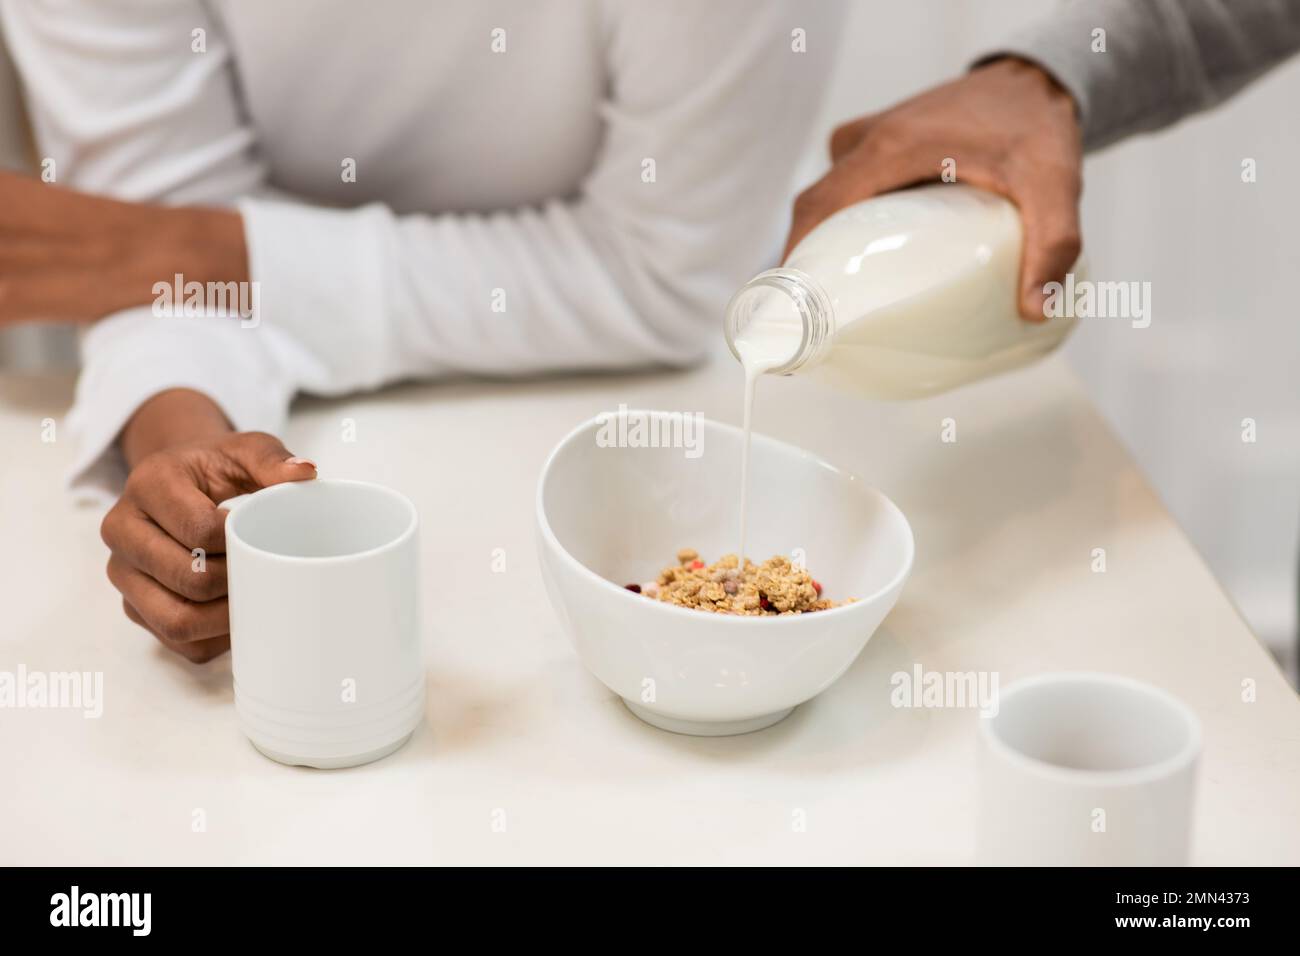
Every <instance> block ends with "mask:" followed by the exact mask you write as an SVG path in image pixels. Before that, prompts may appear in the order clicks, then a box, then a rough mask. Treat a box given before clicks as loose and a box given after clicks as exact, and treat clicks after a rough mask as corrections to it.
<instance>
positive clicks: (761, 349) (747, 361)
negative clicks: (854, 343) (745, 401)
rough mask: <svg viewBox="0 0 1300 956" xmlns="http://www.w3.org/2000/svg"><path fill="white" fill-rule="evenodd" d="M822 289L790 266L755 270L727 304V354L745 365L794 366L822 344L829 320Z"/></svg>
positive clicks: (778, 369) (780, 370)
mask: <svg viewBox="0 0 1300 956" xmlns="http://www.w3.org/2000/svg"><path fill="white" fill-rule="evenodd" d="M823 299H824V296H823V295H821V294H820V290H819V289H818V288H816V287H815V286H814V285H812V284H811V280H810V279H809V278H808V277H807V276H804V275H802V274H801V273H798V272H797V271H796V270H793V269H770V270H768V271H767V272H763V273H760V274H759V275H757V276H755V277H754V278H753V279H751V280H750V281H749V282H747V283H746V284H745V285H744V286H742V287H741V289H740V291H739V292H737V293H736V294H735V295H734V296H732V299H731V302H730V303H729V304H728V305H727V314H726V319H725V334H726V339H727V346H728V347H729V348H730V349H731V354H732V355H734V356H735V357H736V359H737V360H738V361H739V362H740V363H741V364H742V365H744V366H745V367H746V368H753V369H756V370H758V371H761V372H772V373H775V374H778V375H784V374H788V373H790V372H793V371H795V370H796V369H797V368H799V367H800V366H802V365H804V364H805V363H807V361H808V360H809V359H810V358H811V357H812V356H813V355H814V354H815V353H816V352H817V351H818V350H819V349H820V347H821V344H822V342H823V340H824V339H825V336H826V332H827V326H828V322H829V315H828V309H827V307H826V305H825V303H824V301H823Z"/></svg>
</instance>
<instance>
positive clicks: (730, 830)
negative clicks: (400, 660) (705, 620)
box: [0, 359, 1300, 865]
mask: <svg viewBox="0 0 1300 956" xmlns="http://www.w3.org/2000/svg"><path fill="white" fill-rule="evenodd" d="M70 394H71V381H70V380H69V379H68V378H65V377H58V378H22V377H18V376H9V377H6V378H4V379H3V380H0V449H2V451H0V455H2V456H3V459H4V460H3V464H0V541H3V549H2V550H0V607H2V608H3V615H4V624H3V626H2V627H0V670H8V671H15V670H16V669H17V668H18V666H19V665H20V664H22V665H25V666H26V667H27V668H28V669H29V670H45V671H68V670H80V671H102V672H103V674H104V715H103V717H102V718H100V719H98V720H93V719H85V718H83V716H82V715H81V713H80V712H78V711H66V710H29V709H17V710H10V709H4V710H0V794H3V798H2V800H3V807H4V812H3V813H2V814H0V864H16V863H24V864H36V863H39V864H146V863H151V864H168V863H182V864H183V863H204V864H213V863H252V864H258V863H313V864H315V863H338V864H344V863H508V864H513V863H520V864H523V863H686V864H690V863H782V862H784V863H967V862H970V861H971V859H972V854H973V845H974V835H973V832H972V827H973V822H974V759H975V740H976V736H975V734H976V724H977V722H978V720H979V719H980V718H979V717H978V715H977V713H976V712H975V711H973V710H947V711H944V710H898V709H894V708H892V707H891V706H890V705H889V694H888V690H889V679H890V675H892V674H893V673H894V672H896V671H900V670H905V671H910V670H911V669H912V667H913V665H914V664H916V663H920V664H921V665H922V666H923V667H924V668H925V669H926V670H940V671H967V670H994V671H997V672H998V673H999V675H1000V679H1001V682H1002V685H1003V686H1005V685H1006V684H1007V683H1009V682H1010V681H1011V680H1013V679H1015V678H1017V677H1020V676H1023V675H1027V674H1031V673H1036V672H1041V671H1050V670H1061V669H1084V670H1102V671H1112V672H1117V673H1122V674H1128V675H1132V676H1134V677H1138V678H1141V679H1144V680H1147V681H1150V682H1152V683H1155V684H1158V685H1159V686H1161V687H1164V688H1166V689H1167V690H1170V691H1172V692H1173V693H1175V694H1177V695H1178V696H1180V697H1182V698H1183V699H1184V700H1185V701H1187V702H1188V703H1189V704H1190V705H1191V706H1192V708H1193V709H1194V710H1195V711H1196V712H1197V713H1198V714H1199V715H1200V717H1201V720H1202V722H1203V724H1204V730H1205V753H1204V757H1203V761H1202V765H1201V774H1200V789H1199V793H1198V806H1197V824H1196V834H1195V845H1194V851H1193V856H1194V861H1195V862H1196V863H1201V864H1261V863H1271V864H1283V863H1285V864H1291V865H1295V864H1300V813H1298V812H1297V808H1298V807H1300V699H1298V698H1297V697H1296V695H1295V693H1294V692H1293V691H1292V690H1291V689H1290V688H1289V687H1288V685H1287V684H1286V682H1285V681H1284V679H1283V677H1282V675H1281V673H1280V672H1279V671H1278V669H1277V667H1276V665H1275V664H1274V663H1273V661H1272V659H1271V658H1270V657H1269V655H1268V654H1267V652H1266V651H1265V650H1264V649H1263V647H1261V645H1260V644H1259V643H1258V642H1257V641H1256V639H1255V638H1254V636H1253V635H1252V634H1251V633H1250V631H1249V630H1248V629H1247V627H1246V625H1245V624H1244V623H1243V622H1242V620H1241V618H1240V616H1239V615H1238V614H1237V613H1236V611H1235V610H1234V609H1233V607H1232V605H1231V604H1230V603H1229V601H1228V599H1227V598H1226V597H1225V595H1224V593H1223V592H1222V590H1221V589H1220V588H1219V586H1218V584H1217V583H1216V582H1215V580H1214V579H1213V577H1212V576H1211V575H1210V572H1209V571H1208V570H1207V568H1206V566H1205V564H1204V562H1203V561H1202V560H1201V559H1200V557H1199V556H1198V555H1197V554H1196V553H1195V551H1194V550H1193V549H1192V547H1191V546H1190V545H1189V543H1188V542H1187V540H1186V538H1185V537H1184V535H1183V534H1182V532H1181V531H1180V530H1179V529H1178V527H1177V526H1176V525H1175V524H1174V523H1173V521H1172V520H1171V519H1170V517H1169V515H1168V514H1167V513H1166V511H1165V510H1164V508H1163V507H1162V506H1161V504H1160V502H1159V501H1158V500H1157V499H1156V497H1155V495H1154V494H1153V493H1152V491H1151V489H1150V488H1149V487H1148V486H1147V484H1146V482H1145V481H1144V479H1143V478H1142V476H1141V475H1140V474H1139V473H1138V472H1137V471H1136V469H1135V467H1134V465H1133V463H1132V461H1131V460H1130V458H1129V457H1128V455H1127V454H1126V453H1125V451H1124V450H1123V449H1122V448H1121V447H1120V445H1119V444H1118V443H1117V442H1116V440H1115V438H1114V437H1113V436H1112V434H1111V433H1110V431H1109V430H1108V429H1107V428H1106V426H1105V425H1104V424H1103V423H1102V422H1101V420H1100V419H1099V417H1098V415H1097V414H1096V412H1095V411H1094V410H1093V408H1092V406H1091V405H1090V404H1089V402H1088V400H1087V399H1086V397H1085V396H1084V394H1083V392H1082V390H1081V388H1080V386H1079V384H1078V383H1077V381H1076V380H1075V378H1074V376H1073V375H1072V374H1071V373H1070V372H1069V371H1068V369H1067V368H1066V366H1065V365H1064V364H1063V363H1062V362H1061V361H1060V360H1059V359H1058V360H1053V361H1050V362H1048V363H1045V364H1044V365H1041V366H1039V367H1037V368H1035V369H1032V370H1030V371H1027V372H1023V373H1019V374H1016V375H1012V376H1009V377H1004V378H1002V379H999V380H996V381H993V382H989V383H985V384H982V385H978V386H974V387H971V388H967V389H964V390H960V391H958V392H955V393H952V394H950V395H948V396H941V397H939V398H935V399H931V400H928V401H925V402H918V403H913V404H905V405H880V404H872V403H866V402H862V401H856V400H853V399H850V398H847V397H844V396H838V395H834V394H833V393H830V392H827V391H825V390H823V389H821V388H819V387H817V386H815V385H812V384H810V383H807V382H802V381H796V380H783V381H770V382H763V383H761V384H760V386H759V397H758V409H757V413H756V414H757V418H756V423H757V427H758V429H759V430H761V431H764V432H767V433H769V434H771V435H774V436H775V437H777V438H780V439H783V440H786V441H790V442H794V443H796V444H800V445H803V446H805V447H807V448H809V449H811V450H812V451H814V452H817V453H819V454H821V455H823V456H824V457H826V458H828V459H830V460H831V461H833V462H835V463H836V464H839V465H841V466H844V467H847V468H850V469H852V470H855V471H857V472H859V473H860V474H862V475H863V476H864V477H866V478H867V479H868V480H869V481H870V482H871V483H873V484H875V485H877V486H878V487H880V488H881V489H882V490H883V491H885V493H887V494H888V495H890V496H891V497H892V498H893V499H894V500H895V501H896V502H897V503H898V504H899V506H900V507H902V509H903V511H904V512H905V513H906V514H907V515H908V518H909V519H910V521H911V522H912V526H913V528H914V530H915V533H916V539H917V560H916V566H915V571H914V573H913V575H912V578H911V580H910V582H909V583H908V585H907V587H906V588H905V589H904V591H903V595H902V598H901V600H900V601H899V604H898V606H897V607H896V608H895V610H894V612H893V613H892V614H891V615H890V616H889V617H888V618H887V619H886V621H885V623H884V625H883V626H882V628H881V629H880V631H878V632H877V634H876V635H875V637H873V638H872V640H871V642H870V643H869V644H868V645H867V647H866V649H865V650H864V651H863V653H862V655H861V657H860V658H859V659H858V661H857V663H856V664H855V665H854V666H853V668H852V669H851V670H850V671H849V672H848V674H847V675H846V676H845V677H844V678H842V679H841V680H840V681H839V682H838V683H837V684H836V685H834V686H833V687H832V688H831V689H830V690H828V691H827V692H826V693H824V694H823V695H822V696H821V697H819V698H817V699H816V700H815V701H812V702H810V703H808V704H805V705H803V706H802V707H800V708H799V709H798V710H796V711H795V713H794V714H793V715H792V716H791V717H790V718H788V719H787V720H785V721H784V722H782V723H780V724H778V725H776V726H775V727H772V728H770V729H768V730H765V731H761V732H759V733H756V734H751V735H748V736H744V737H733V738H714V739H701V738H689V737H680V736H674V735H672V734H668V733H664V732H662V731H659V730H655V729H653V728H651V727H648V726H646V725H645V724H642V723H641V722H640V721H638V720H637V719H636V718H635V717H633V716H632V715H631V714H630V713H628V711H627V710H626V709H625V708H624V707H623V705H622V704H621V703H620V702H619V701H618V700H617V699H616V698H615V696H614V695H613V693H611V692H610V691H608V690H606V689H605V688H604V687H603V685H601V684H599V683H598V682H597V681H596V680H595V678H593V677H591V676H590V675H588V674H587V672H586V671H585V670H583V668H582V665H581V664H580V663H579V661H578V659H577V657H576V656H575V654H574V653H573V651H572V650H571V649H570V647H569V645H568V643H567V639H566V638H565V636H564V634H563V633H562V632H561V631H560V628H559V624H558V622H557V620H556V618H555V616H554V615H553V613H552V611H551V608H550V606H549V603H548V601H547V599H546V596H545V594H544V592H543V587H542V583H541V580H540V577H539V573H538V569H537V564H536V560H535V552H534V544H533V535H534V518H533V508H534V493H535V482H536V478H537V474H538V471H539V469H540V467H541V464H542V462H543V460H544V458H545V456H546V454H547V452H548V451H549V450H550V448H551V447H552V445H553V444H554V443H555V442H556V441H558V440H559V439H560V438H561V437H562V436H563V435H564V434H565V433H566V432H567V431H568V430H569V429H570V428H571V427H572V426H573V425H575V424H576V423H577V422H579V421H580V420H582V419H585V418H587V417H589V416H591V415H593V414H596V413H597V412H600V411H604V410H609V409H613V408H615V407H617V405H618V404H619V403H620V402H624V403H627V404H628V405H629V406H631V407H634V408H635V407H656V408H667V409H673V410H683V411H701V412H703V413H704V414H705V415H708V416H710V417H716V418H719V419H721V420H725V421H731V422H737V421H738V420H739V416H740V373H739V370H738V369H737V368H736V367H733V366H732V365H730V364H727V363H719V364H717V365H714V366H711V367H709V368H705V369H701V370H698V371H695V372H690V373H684V374H658V375H651V374H646V375H639V376H607V377H606V376H594V377H585V378H569V379H555V380H549V381H533V382H525V383H506V384H502V383H472V384H453V385H443V386H436V385H435V386H407V387H403V388H399V389H394V390H390V391H385V392H383V393H380V394H377V395H373V396H368V397H361V398H356V399H351V400H345V401H337V402H320V401H311V402H306V403H303V404H302V405H301V406H299V407H298V409H297V410H296V413H295V416H294V420H293V423H292V425H291V427H290V429H289V432H288V434H287V436H285V437H286V443H287V444H288V446H289V448H290V449H291V450H292V451H294V452H295V453H297V454H300V455H306V456H309V457H311V458H313V459H315V460H316V461H317V462H319V464H320V466H321V472H322V474H325V475H329V476H335V477H351V478H365V479H371V480H375V481H379V482H383V483H386V484H389V485H392V486H393V487H395V488H397V489H399V490H401V491H403V492H405V493H406V494H407V495H409V496H410V497H411V499H412V500H413V501H414V502H415V503H416V505H417V506H418V507H419V509H420V512H421V516H422V523H423V529H422V534H423V549H424V555H423V560H424V566H425V568H426V573H427V575H428V580H427V582H426V594H425V606H426V616H427V619H426V622H425V625H426V634H427V636H426V657H427V665H428V677H429V689H428V707H427V720H426V722H425V724H424V725H422V726H421V727H420V729H419V730H417V731H416V734H415V736H414V737H413V738H412V740H411V741H410V743H408V744H407V745H406V747H404V748H403V749H402V750H401V751H399V752H398V753H396V754H394V755H393V756H391V757H388V758H387V759H384V760H382V761H379V762H378V763H375V764H371V765H369V766H365V767H359V768H354V769H351V770H344V771H330V772H324V771H311V770H305V769H301V768H288V767H283V766H280V765H279V764H275V763H272V762H271V761H269V760H267V759H266V758H264V757H262V756H261V755H260V754H258V753H257V752H256V751H255V750H254V749H253V748H252V746H251V745H250V744H249V743H248V742H247V741H246V740H245V739H244V738H243V737H242V736H241V734H240V732H239V730H238V729H237V728H236V725H235V715H234V711H233V706H232V694H231V685H230V664H229V657H228V656H227V657H225V658H222V659H221V660H219V661H217V662H215V663H213V664H210V665H207V666H205V667H198V666H194V665H191V664H188V663H186V662H185V661H183V660H181V659H180V658H179V657H176V656H173V655H171V654H169V653H167V652H165V651H163V650H162V649H161V648H159V647H157V646H156V645H155V643H154V641H153V639H152V638H151V637H149V636H148V635H147V634H146V633H145V632H144V631H142V630H140V629H138V628H137V627H135V625H133V624H131V623H130V622H129V621H128V620H127V619H126V618H125V617H124V616H123V615H122V612H121V607H120V601H119V598H118V596H117V594H116V592H115V591H114V590H113V589H112V588H111V587H110V585H109V583H108V581H107V579H106V578H105V576H104V560H105V557H106V550H105V548H104V547H103V545H102V544H101V543H100V541H99V536H98V522H99V515H98V514H96V513H94V511H93V510H87V509H78V508H74V507H73V506H72V504H71V503H70V501H69V499H68V498H67V496H66V493H65V492H64V491H63V489H62V482H61V479H62V475H63V471H64V469H65V467H66V465H67V463H68V461H69V459H70V457H71V447H70V442H69V441H68V440H67V439H66V437H64V436H60V438H61V440H59V441H56V442H54V443H52V444H49V443H43V442H42V441H41V420H42V419H43V418H46V417H52V418H55V419H56V420H57V421H58V422H59V423H60V425H62V422H63V416H64V414H65V412H66V410H67V406H68V402H69V399H70ZM946 417H951V418H953V419H955V420H956V422H957V441H956V442H955V443H951V444H945V443H943V442H941V441H940V422H941V420H942V419H944V418H946ZM348 418H351V419H353V420H354V422H355V432H356V441H355V442H354V443H345V442H343V441H342V440H341V435H342V432H343V420H344V419H348ZM683 540H685V539H683ZM496 548H503V549H505V554H506V561H507V570H506V572H505V573H493V571H492V568H491V562H492V555H493V550H494V549H496ZM1094 548H1105V549H1106V561H1107V570H1106V572H1105V573H1094V572H1093V570H1092V551H1093V549H1094ZM1247 679H1249V680H1253V681H1254V682H1255V688H1256V699H1255V701H1254V702H1252V703H1246V702H1243V700H1242V682H1243V681H1244V680H1247ZM196 810H198V811H202V814H201V817H202V819H203V820H204V822H205V823H206V828H205V829H203V830H202V831H201V832H196V831H195V828H194V826H193V822H194V821H195V820H196V819H198V816H196V814H195V811H196ZM797 812H800V813H802V817H801V818H802V819H804V820H806V831H805V832H800V831H799V830H798V829H797V828H796V827H794V826H792V822H793V821H794V820H795V819H796V817H797ZM503 820H504V823H505V827H504V832H499V831H500V829H501V827H500V823H501V822H502V821H503ZM494 824H495V826H494Z"/></svg>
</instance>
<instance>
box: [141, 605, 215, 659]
mask: <svg viewBox="0 0 1300 956" xmlns="http://www.w3.org/2000/svg"><path fill="white" fill-rule="evenodd" d="M122 610H123V612H125V614H126V616H127V617H128V618H130V619H131V620H132V621H133V622H135V623H136V624H138V625H140V626H141V627H142V628H144V629H145V630H146V631H148V632H149V633H150V634H153V636H154V637H155V638H157V640H158V643H159V644H161V645H162V646H163V647H165V648H167V649H168V650H170V651H175V652H176V653H177V654H180V655H181V656H182V657H184V658H186V659H187V660H189V661H191V662H192V663H195V664H206V663H207V662H208V661H210V660H212V659H213V658H215V657H220V656H221V655H222V654H224V653H225V652H226V651H228V650H230V635H229V634H222V635H219V636H218V637H212V638H208V639H207V640H205V641H191V642H189V643H188V644H177V643H175V642H174V641H169V640H168V639H167V638H165V637H163V636H162V635H160V634H158V633H157V632H155V631H154V630H153V628H151V627H150V626H149V624H148V622H147V621H145V619H144V618H143V617H141V616H140V612H139V611H137V610H136V609H135V608H134V607H132V606H131V602H130V601H128V600H126V599H125V598H123V599H122Z"/></svg>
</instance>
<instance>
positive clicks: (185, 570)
mask: <svg viewBox="0 0 1300 956" xmlns="http://www.w3.org/2000/svg"><path fill="white" fill-rule="evenodd" d="M100 536H101V537H102V538H103V539H104V543H105V544H107V545H108V546H109V548H110V549H111V550H112V552H113V553H114V554H115V555H116V556H117V557H119V558H121V559H122V560H124V561H126V562H127V564H129V565H131V566H132V567H134V568H135V569H137V570H138V571H142V572H143V573H145V574H147V575H149V577H151V578H153V579H154V580H155V581H157V582H158V583H159V584H161V585H162V586H163V587H165V588H167V589H168V590H170V591H173V592H175V593H176V594H178V595H180V596H181V597H183V598H187V599H188V600H190V601H198V602H203V601H215V600H217V599H218V598H222V597H225V595H226V559H225V556H224V555H220V554H207V553H200V554H195V553H194V552H193V551H191V550H190V549H187V548H185V547H184V546H182V545H181V544H179V543H178V542H177V541H176V540H175V539H174V538H172V537H171V536H170V535H169V534H167V533H166V532H165V531H163V530H162V528H160V527H159V526H158V525H157V524H155V523H154V522H153V521H152V520H151V519H150V518H149V516H148V515H146V514H145V513H144V512H143V511H141V510H140V509H139V508H137V507H136V506H135V505H134V504H132V503H131V502H129V501H122V502H119V503H118V504H117V506H116V507H114V508H113V509H112V510H111V511H109V513H108V515H107V516H106V517H105V518H104V522H103V524H102V525H101V526H100Z"/></svg>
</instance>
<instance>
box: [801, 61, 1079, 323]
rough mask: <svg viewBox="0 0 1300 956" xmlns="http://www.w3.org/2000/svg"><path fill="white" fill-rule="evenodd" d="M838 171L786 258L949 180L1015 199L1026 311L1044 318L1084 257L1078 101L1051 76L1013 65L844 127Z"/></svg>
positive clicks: (812, 201)
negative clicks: (811, 236) (857, 217)
mask: <svg viewBox="0 0 1300 956" xmlns="http://www.w3.org/2000/svg"><path fill="white" fill-rule="evenodd" d="M831 159H832V162H833V164H834V165H832V167H831V169H830V171H829V172H828V173H827V174H826V175H825V176H823V177H822V178H821V179H820V180H818V181H817V182H816V183H814V184H813V185H812V186H810V187H809V188H808V189H806V190H805V191H804V192H803V193H802V194H800V196H799V197H798V199H797V200H796V201H795V206H794V221H793V223H792V225H791V229H790V237H789V239H788V240H787V242H786V247H785V253H784V254H783V256H782V258H783V259H784V258H785V256H787V255H789V253H790V251H791V250H792V249H793V248H794V247H795V245H797V244H798V242H799V241H800V240H801V239H802V238H803V237H804V236H805V235H807V234H808V233H809V232H810V231H811V230H812V229H813V228H814V227H815V226H816V225H817V224H818V223H820V222H821V221H822V220H824V219H825V218H826V217H827V216H829V215H830V214H831V213H833V212H836V211H837V210H839V209H842V208H844V207H845V206H850V205H853V204H854V203H857V202H861V201H862V200H864V199H870V198H871V197H873V196H876V195H879V194H881V193H886V192H890V191H892V190H896V189H902V188H904V187H907V186H913V185H916V184H918V183H922V182H927V181H931V180H938V179H940V178H941V174H942V172H943V164H944V161H945V160H947V159H951V160H953V161H954V162H955V169H954V173H955V177H956V180H955V181H956V182H964V183H966V184H967V185H971V186H978V187H981V188H983V189H987V190H989V191H991V192H995V193H998V194H1000V195H1002V196H1005V197H1007V198H1008V199H1010V200H1011V201H1012V202H1014V203H1015V204H1016V206H1017V207H1019V210H1020V216H1021V220H1022V222H1023V226H1024V243H1023V251H1022V254H1021V263H1020V279H1019V284H1018V300H1019V302H1018V304H1019V310H1020V314H1021V316H1022V317H1023V318H1025V319H1028V320H1029V321H1034V322H1041V321H1043V299H1044V294H1043V285H1044V284H1045V283H1048V282H1052V281H1060V280H1061V279H1062V278H1063V277H1064V276H1065V273H1066V272H1067V271H1068V270H1069V268H1070V266H1071V265H1072V264H1073V263H1074V262H1075V261H1076V260H1077V259H1078V257H1079V252H1080V249H1081V246H1082V241H1081V239H1080V233H1079V208H1078V204H1079V195H1080V192H1081V191H1082V162H1083V148H1082V136H1081V133H1080V129H1079V122H1078V119H1077V117H1076V114H1075V104H1074V100H1073V99H1072V98H1071V96H1070V94H1069V93H1067V92H1066V91H1065V90H1064V89H1063V88H1062V87H1061V86H1059V85H1058V84H1057V83H1056V82H1055V81H1054V80H1053V79H1052V78H1051V77H1050V76H1049V75H1048V74H1046V73H1044V72H1043V71H1042V70H1040V69H1039V68H1038V67H1036V66H1034V65H1033V64H1031V63H1028V62H1026V61H1024V60H1018V59H1014V58H1005V59H1000V60H995V61H993V62H992V63H989V64H987V65H985V66H981V67H979V68H978V69H975V70H973V71H971V72H970V73H968V74H967V75H965V76H963V77H961V78H960V79H958V80H954V81H953V82H951V83H947V84H944V85H943V86H939V87H935V88H934V89H932V90H927V91H926V92H924V93H921V94H920V95H918V96H915V97H913V98H911V99H909V100H905V101H904V102H902V103H900V104H898V105H897V106H894V107H891V108H890V109H888V110H885V111H884V112H882V113H877V114H874V115H871V116H864V117H862V118H860V119H857V120H854V121H852V122H850V123H846V124H845V125H843V126H841V127H839V128H838V129H836V130H835V133H834V135H832V137H831Z"/></svg>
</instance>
